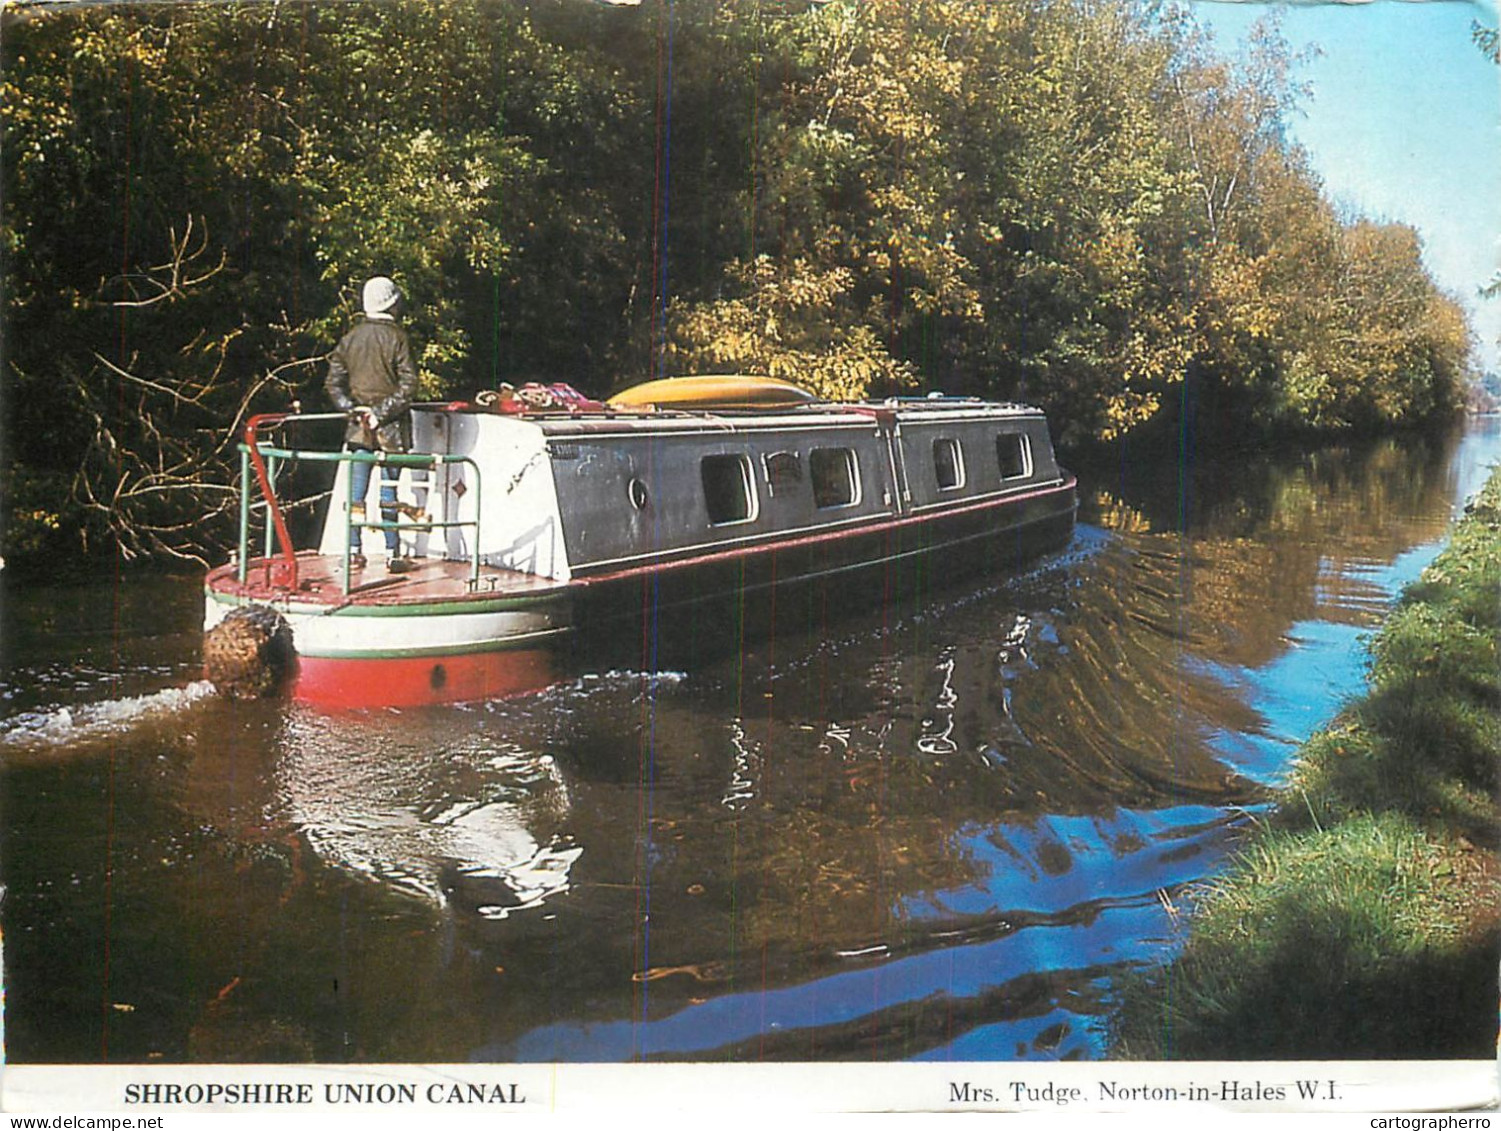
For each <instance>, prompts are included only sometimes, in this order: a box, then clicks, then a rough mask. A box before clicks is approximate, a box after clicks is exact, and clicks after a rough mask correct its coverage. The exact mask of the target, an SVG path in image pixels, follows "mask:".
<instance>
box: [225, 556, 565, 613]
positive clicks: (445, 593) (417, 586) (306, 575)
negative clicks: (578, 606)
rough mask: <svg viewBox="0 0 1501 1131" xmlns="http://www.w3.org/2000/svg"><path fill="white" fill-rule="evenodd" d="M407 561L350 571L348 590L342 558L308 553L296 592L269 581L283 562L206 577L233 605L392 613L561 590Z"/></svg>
mask: <svg viewBox="0 0 1501 1131" xmlns="http://www.w3.org/2000/svg"><path fill="white" fill-rule="evenodd" d="M411 560H412V563H413V566H414V567H415V568H413V569H412V570H411V571H410V572H407V573H391V572H389V571H388V570H387V569H386V566H385V562H384V561H382V560H379V559H372V560H371V561H370V563H369V564H368V565H367V566H365V568H363V569H351V570H350V571H349V588H348V590H347V591H346V590H345V588H344V558H343V556H342V555H338V554H319V553H313V552H303V553H299V554H298V555H297V586H296V589H295V590H294V589H291V588H288V587H287V586H285V585H281V584H276V583H274V582H273V580H272V578H273V567H274V566H276V565H278V564H281V563H282V561H283V559H277V558H269V559H268V558H255V559H253V560H252V561H251V562H250V564H249V568H248V569H247V571H246V576H245V580H244V581H243V582H242V581H240V580H239V577H238V575H237V569H236V565H235V563H233V562H231V563H230V564H228V565H224V566H220V567H219V568H218V569H215V570H213V571H212V572H210V573H209V575H208V578H207V585H208V588H209V589H210V590H211V591H212V592H213V593H216V594H219V595H222V596H224V597H229V598H232V599H235V600H237V601H261V602H267V603H277V602H284V601H295V602H297V603H298V604H315V605H327V606H330V607H343V606H348V605H358V606H369V607H393V608H398V607H402V606H421V605H432V604H450V603H464V602H469V601H473V602H475V603H479V602H483V601H491V600H494V599H495V598H497V597H507V596H515V597H541V596H546V595H547V594H549V593H554V592H557V591H558V590H560V589H562V588H563V587H564V586H563V584H562V583H561V582H558V581H554V580H552V579H550V578H546V577H538V576H537V575H535V574H531V573H522V572H520V571H518V570H513V569H503V568H500V567H496V566H483V565H482V566H481V567H480V569H479V577H478V578H477V579H476V578H475V577H474V567H473V565H472V564H471V563H470V562H467V561H447V560H444V559H440V558H414V559H411Z"/></svg>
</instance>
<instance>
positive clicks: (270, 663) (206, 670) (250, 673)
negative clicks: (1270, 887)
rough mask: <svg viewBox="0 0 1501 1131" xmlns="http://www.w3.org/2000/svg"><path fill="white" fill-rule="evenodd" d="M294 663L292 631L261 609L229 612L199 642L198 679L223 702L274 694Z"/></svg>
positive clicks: (270, 611) (277, 615) (274, 614)
mask: <svg viewBox="0 0 1501 1131" xmlns="http://www.w3.org/2000/svg"><path fill="white" fill-rule="evenodd" d="M296 663H297V653H296V650H295V649H294V648H293V646H292V626H291V625H289V624H287V622H286V621H285V620H284V619H283V618H282V616H281V614H280V613H278V612H277V611H276V610H275V609H272V608H269V607H267V606H266V605H241V606H240V607H238V608H236V609H233V610H231V611H230V612H229V613H228V614H227V615H226V616H225V617H224V619H223V620H221V621H220V622H219V623H218V624H216V625H215V626H214V627H213V628H211V629H209V631H208V632H207V633H206V634H205V635H204V638H203V674H204V676H205V678H207V679H208V681H209V682H210V683H212V684H213V685H214V690H216V691H217V692H218V693H219V694H220V695H223V696H225V697H226V698H229V699H259V698H262V697H264V696H268V695H275V694H277V693H278V692H279V691H281V690H282V688H283V687H285V685H286V683H287V680H288V678H289V677H290V676H291V674H292V672H293V670H294V669H295V667H296Z"/></svg>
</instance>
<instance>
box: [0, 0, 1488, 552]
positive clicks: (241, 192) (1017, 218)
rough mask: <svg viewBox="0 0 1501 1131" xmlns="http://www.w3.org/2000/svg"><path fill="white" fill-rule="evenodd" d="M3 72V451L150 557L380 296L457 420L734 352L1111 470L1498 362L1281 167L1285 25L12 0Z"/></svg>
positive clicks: (474, 5)
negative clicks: (1241, 37) (248, 432)
mask: <svg viewBox="0 0 1501 1131" xmlns="http://www.w3.org/2000/svg"><path fill="white" fill-rule="evenodd" d="M1484 45H1485V44H1484V41H1482V47H1484ZM0 51H3V59H0V63H3V79H0V83H3V89H0V127H3V130H4V137H3V142H4V144H3V146H0V199H3V201H4V215H3V225H0V266H3V268H4V271H5V278H6V282H7V291H6V296H5V302H6V306H5V319H6V329H7V355H6V359H5V366H6V369H5V381H6V383H7V386H8V391H9V392H10V393H11V394H12V395H10V396H8V397H7V400H6V408H5V417H4V428H5V436H4V452H5V457H4V458H5V459H6V461H7V466H8V467H11V468H23V469H26V470H27V471H28V472H29V473H35V475H36V476H39V477H40V478H39V479H37V480H36V481H37V482H43V481H45V482H48V483H52V484H56V485H63V484H65V485H66V493H65V494H64V495H60V496H59V497H57V498H55V499H52V500H49V502H50V505H49V506H46V507H44V508H43V509H44V510H46V511H47V512H48V513H51V514H54V515H56V516H58V517H59V521H60V524H61V525H60V527H59V530H60V531H62V532H67V533H66V535H65V536H66V537H70V538H77V539H81V540H86V541H87V544H88V545H90V546H94V547H101V548H106V549H108V550H110V551H112V552H117V553H123V554H125V555H126V556H149V557H159V556H162V555H169V556H170V555H179V556H186V557H190V558H195V559H205V558H207V557H210V556H212V555H214V554H215V553H217V552H218V547H219V546H221V545H222V544H224V542H225V541H226V538H227V529H228V526H229V524H231V523H232V521H233V515H232V514H230V513H228V511H229V509H230V508H231V500H230V497H229V495H228V494H227V493H225V492H223V491H222V490H221V489H220V488H222V485H223V484H225V483H228V482H229V481H230V480H231V479H232V477H233V467H232V464H233V452H232V447H231V445H230V444H228V443H227V441H226V437H227V436H228V435H229V434H230V432H231V431H232V428H233V426H234V425H235V423H236V422H237V421H239V420H241V419H243V417H244V416H245V415H246V414H247V413H250V412H253V411H259V410H264V409H270V408H278V409H279V408H282V407H285V406H286V405H287V404H288V403H289V402H292V401H294V400H300V401H301V402H302V403H303V404H304V405H306V406H308V407H312V406H316V405H318V403H319V397H320V396H321V394H320V392H319V383H320V381H321V376H322V374H321V358H322V356H323V354H324V353H325V352H326V351H327V350H328V348H329V347H330V346H331V345H332V343H333V341H335V340H336V339H337V337H338V335H339V334H340V333H341V332H342V330H343V329H344V327H345V325H346V324H347V323H348V321H349V319H350V317H351V316H352V314H353V313H354V308H355V299H356V296H357V294H358V291H359V286H360V283H361V282H362V280H363V279H364V278H365V277H366V276H368V275H369V274H372V273H376V272H379V273H383V274H389V275H392V276H393V277H395V278H396V279H398V280H399V281H400V283H401V284H402V285H403V287H404V289H405V291H406V292H407V295H408V298H409V304H410V321H411V325H412V330H413V335H414V338H415V340H416V342H417V345H418V351H419V355H420V358H421V367H422V370H423V387H424V391H425V392H426V393H427V394H429V395H431V396H434V397H445V398H446V397H452V396H462V395H465V394H467V393H470V392H472V391H474V390H475V389H477V388H480V387H486V386H494V385H495V384H497V383H498V382H500V381H502V380H510V381H513V382H514V381H517V380H526V379H534V378H543V379H548V380H559V379H564V380H569V381H572V382H573V383H575V384H577V385H578V386H580V387H581V388H583V389H584V390H585V391H587V392H593V393H605V392H608V391H609V390H611V389H612V388H614V387H616V386H619V385H622V384H625V383H628V382H630V381H633V380H636V379H639V378H641V377H645V376H648V375H650V374H652V373H653V372H661V371H669V370H670V371H674V372H678V371H687V370H690V369H700V368H709V369H716V370H723V369H727V368H735V369H742V370H752V371H759V372H768V373H777V374H779V375H784V376H788V377H791V378H793V379H796V380H801V381H805V382H807V383H809V384H810V385H813V386H815V387H816V388H818V389H819V390H820V391H821V392H824V393H826V394H828V395H836V396H861V395H867V394H872V393H887V392H891V391H895V390H898V389H904V388H911V387H914V386H916V387H922V388H934V387H937V388H943V389H945V390H946V391H949V392H955V393H977V394H985V395H992V396H1000V397H1015V398H1021V399H1027V400H1031V401H1034V402H1036V403H1040V404H1041V405H1042V406H1043V407H1045V408H1047V409H1048V410H1050V412H1051V413H1052V414H1053V418H1054V420H1055V422H1056V426H1057V428H1058V429H1059V431H1060V433H1061V435H1062V438H1063V439H1064V441H1065V442H1075V441H1085V440H1090V439H1099V438H1107V439H1108V438H1112V437H1117V436H1121V435H1124V434H1126V433H1128V432H1130V431H1131V430H1132V429H1135V428H1139V427H1140V426H1142V425H1143V424H1144V423H1146V422H1148V421H1153V420H1162V419H1165V418H1171V416H1172V414H1173V413H1174V412H1176V411H1178V409H1179V406H1182V405H1184V404H1192V403H1194V402H1195V400H1196V399H1197V402H1198V403H1199V404H1200V411H1199V413H1198V416H1199V419H1201V420H1214V421H1217V422H1218V423H1219V424H1220V425H1221V426H1222V427H1224V428H1227V429H1230V430H1233V431H1236V432H1241V433H1243V432H1245V431H1246V430H1247V429H1263V430H1264V429H1274V428H1287V427H1296V428H1307V429H1313V430H1323V431H1339V430H1350V429H1379V428H1386V427H1392V426H1395V425H1398V424H1407V423H1411V422H1415V421H1417V420H1420V419H1422V418H1425V417H1428V416H1432V415H1438V414H1442V413H1445V412H1448V411H1451V410H1452V409H1453V408H1454V406H1455V404H1456V403H1457V401H1458V398H1459V395H1460V390H1461V389H1462V388H1463V386H1464V385H1465V383H1466V381H1467V379H1468V378H1469V376H1470V371H1469V364H1470V363H1469V345H1470V342H1469V329H1468V327H1467V326H1466V324H1465V321H1464V318H1463V316H1462V314H1461V312H1460V309H1459V307H1458V306H1457V304H1456V303H1454V301H1453V300H1452V299H1451V298H1449V297H1448V296H1445V295H1443V294H1442V293H1441V292H1439V291H1438V290H1437V289H1436V288H1435V287H1434V285H1433V283H1432V280H1431V279H1430V278H1429V277H1428V275H1427V274H1426V272H1425V270H1424V269H1423V267H1422V264H1421V259H1420V256H1419V250H1420V249H1419V248H1418V245H1417V241H1416V236H1415V235H1414V234H1413V233H1412V232H1411V230H1410V229H1407V228H1403V227H1400V226H1393V225H1376V224H1371V223H1369V222H1366V221H1363V220H1360V219H1358V218H1356V219H1342V218H1340V217H1338V216H1337V215H1336V214H1335V212H1334V210H1333V209H1332V208H1331V207H1330V206H1329V205H1328V204H1327V203H1326V202H1325V201H1324V200H1323V199H1322V198H1321V197H1320V194H1319V190H1318V184H1317V181H1316V179H1315V178H1314V177H1313V175H1312V174H1311V173H1310V172H1309V171H1308V169H1307V168H1306V164H1305V162H1304V161H1303V159H1302V157H1301V155H1300V154H1299V153H1297V152H1296V150H1295V149H1293V148H1292V147H1291V146H1290V145H1289V144H1288V142H1287V141H1286V138H1285V130H1284V128H1283V124H1284V122H1285V120H1286V117H1287V115H1288V114H1289V113H1291V112H1292V111H1293V110H1294V108H1295V107H1296V104H1297V101H1298V98H1299V97H1300V91H1299V88H1298V86H1297V83H1296V71H1297V66H1298V62H1299V61H1298V60H1297V59H1296V58H1295V57H1293V56H1292V55H1291V53H1290V52H1289V51H1288V50H1287V48H1286V46H1285V44H1283V43H1282V41H1281V39H1280V37H1279V36H1278V34H1277V32H1276V29H1275V26H1271V27H1268V28H1266V29H1264V30H1263V32H1262V33H1261V34H1260V35H1259V36H1258V37H1256V39H1255V40H1254V42H1253V46H1252V49H1251V50H1250V52H1249V53H1248V54H1247V56H1246V57H1245V58H1243V59H1239V60H1235V61H1227V60H1224V59H1221V58H1219V57H1217V56H1216V55H1215V54H1213V52H1212V51H1211V50H1210V49H1209V48H1208V47H1207V46H1206V43H1205V41H1204V40H1203V39H1202V37H1201V36H1200V35H1199V33H1198V32H1197V31H1196V29H1195V28H1194V27H1193V26H1192V24H1191V23H1189V22H1188V21H1187V20H1186V18H1185V17H1183V16H1181V15H1178V14H1168V13H1164V12H1159V11H1155V10H1147V9H1142V8H1140V7H1138V6H1130V5H1125V4H1121V3H1118V2H1116V0H1039V2H1036V3H1033V2H1029V0H999V2H996V3H980V2H977V0H858V2H857V0H833V2H831V3H819V4H810V3H804V2H800V0H775V2H770V0H718V2H715V3H707V2H705V3H678V4H665V3H646V4H642V5H640V6H639V7H626V8H616V7H613V6H608V5H597V4H592V3H588V2H586V0H441V2H440V0H380V2H374V0H372V2H369V3H334V2H317V0H312V2H308V3H303V4H296V5H287V4H280V3H274V2H271V0H250V2H246V3H237V4H218V3H210V2H206V0H205V2H196V0H189V2H186V3H177V4H169V5H163V4H148V3H142V4H139V5H137V4H131V3H116V4H108V5H76V6H67V7H55V8H54V7H29V6H28V7H14V6H13V7H12V8H8V9H6V11H5V14H4V23H3V26H0ZM205 515H206V516H207V519H206V520H204V519H203V517H202V516H205ZM13 517H15V518H16V520H17V521H18V522H19V523H20V525H19V526H17V527H16V529H18V530H23V529H26V526H25V513H23V512H19V511H18V512H17V514H16V515H15V516H13ZM6 525H7V526H10V525H11V523H9V522H7V524H6ZM59 536H60V537H62V536H64V535H63V534H60V535H59ZM29 544H30V542H29V541H28V540H27V539H26V538H25V537H21V538H19V541H18V542H17V545H18V546H21V545H29ZM20 552H24V551H20Z"/></svg>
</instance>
